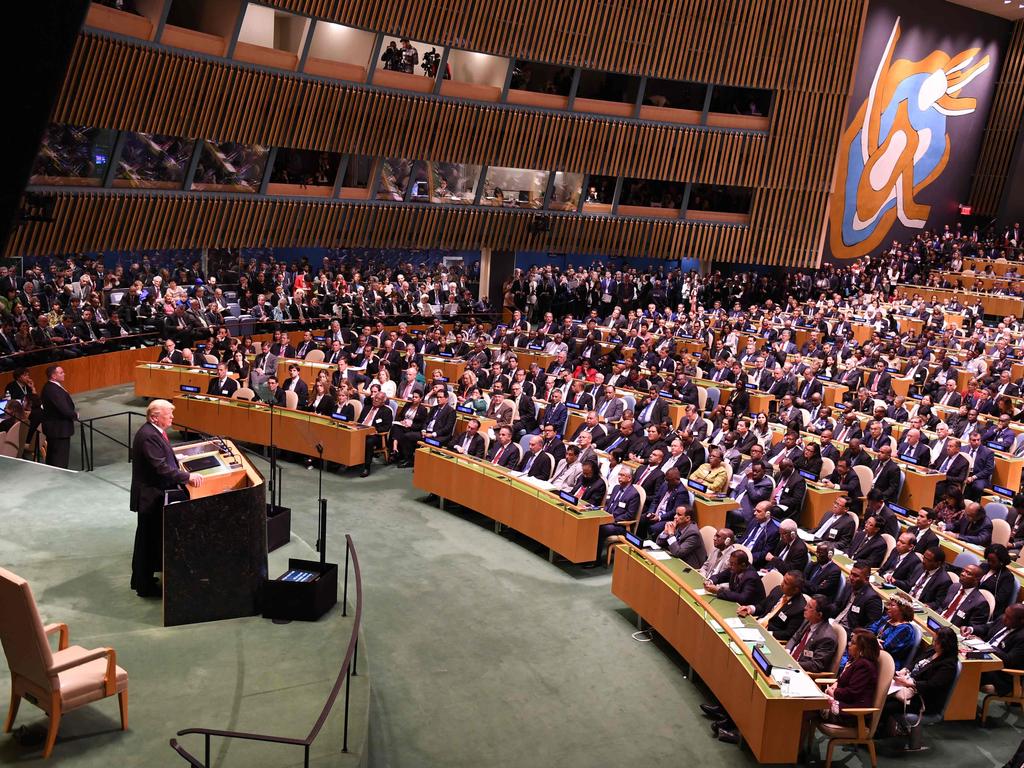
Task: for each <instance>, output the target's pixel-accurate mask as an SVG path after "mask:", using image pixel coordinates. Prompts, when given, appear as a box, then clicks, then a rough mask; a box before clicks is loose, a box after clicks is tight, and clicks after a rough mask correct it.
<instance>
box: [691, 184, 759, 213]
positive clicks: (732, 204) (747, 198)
mask: <svg viewBox="0 0 1024 768" xmlns="http://www.w3.org/2000/svg"><path fill="white" fill-rule="evenodd" d="M751 198H752V191H751V190H750V189H748V188H746V187H727V186H724V185H719V184H694V185H693V187H692V188H691V189H690V202H689V204H688V205H687V210H688V211H715V212H716V213H744V214H746V213H750V205H751Z"/></svg>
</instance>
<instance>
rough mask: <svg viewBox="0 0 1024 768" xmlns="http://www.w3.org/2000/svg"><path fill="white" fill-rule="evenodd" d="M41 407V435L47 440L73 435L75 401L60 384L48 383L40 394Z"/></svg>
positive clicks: (75, 417)
mask: <svg viewBox="0 0 1024 768" xmlns="http://www.w3.org/2000/svg"><path fill="white" fill-rule="evenodd" d="M40 400H41V402H42V406H43V434H44V435H46V437H47V438H53V439H58V440H59V439H62V438H69V437H71V436H72V435H73V434H75V421H76V419H77V418H78V417H77V416H76V415H75V401H74V400H72V399H71V395H69V394H68V393H67V390H66V389H64V387H62V386H61V385H60V384H57V383H56V382H54V381H48V382H46V383H45V384H44V385H43V391H42V392H41V393H40Z"/></svg>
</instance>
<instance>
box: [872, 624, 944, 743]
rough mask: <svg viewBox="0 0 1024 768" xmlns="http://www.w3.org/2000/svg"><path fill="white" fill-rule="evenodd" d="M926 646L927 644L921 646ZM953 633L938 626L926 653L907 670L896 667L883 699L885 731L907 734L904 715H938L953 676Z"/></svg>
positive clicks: (907, 729)
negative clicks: (888, 692)
mask: <svg viewBox="0 0 1024 768" xmlns="http://www.w3.org/2000/svg"><path fill="white" fill-rule="evenodd" d="M925 648H927V646H925ZM956 665H957V636H956V631H955V630H954V629H953V628H952V627H942V628H940V629H938V630H936V631H935V632H934V633H933V634H932V644H931V648H930V649H929V651H928V653H926V654H925V655H923V656H921V658H920V659H919V660H918V661H917V663H916V664H914V666H913V667H911V668H910V669H909V670H908V669H899V670H898V671H897V672H896V676H895V677H894V678H893V680H892V684H893V687H894V688H895V690H894V691H893V692H892V693H890V694H889V696H888V698H886V700H885V707H884V708H883V709H882V723H883V724H886V723H887V724H888V725H887V729H886V732H887V733H891V734H893V735H903V736H905V735H907V733H909V731H910V729H909V727H908V724H907V720H906V716H907V715H918V714H921V712H922V711H924V712H931V713H935V714H938V712H939V711H941V709H942V707H943V705H944V704H945V703H946V699H947V698H948V697H949V689H950V686H952V685H953V679H954V678H955V677H956Z"/></svg>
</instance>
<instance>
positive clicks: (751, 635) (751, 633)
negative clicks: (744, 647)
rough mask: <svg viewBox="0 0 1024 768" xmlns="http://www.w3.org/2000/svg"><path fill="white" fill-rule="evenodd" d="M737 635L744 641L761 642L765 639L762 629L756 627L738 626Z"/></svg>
mask: <svg viewBox="0 0 1024 768" xmlns="http://www.w3.org/2000/svg"><path fill="white" fill-rule="evenodd" d="M736 636H737V637H738V638H739V639H740V640H742V641H743V642H744V643H759V642H761V641H762V640H764V635H763V634H761V630H759V629H755V628H754V627H738V628H737V629H736Z"/></svg>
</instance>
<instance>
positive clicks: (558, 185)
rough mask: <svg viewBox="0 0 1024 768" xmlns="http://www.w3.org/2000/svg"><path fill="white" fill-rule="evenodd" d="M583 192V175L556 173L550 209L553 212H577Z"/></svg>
mask: <svg viewBox="0 0 1024 768" xmlns="http://www.w3.org/2000/svg"><path fill="white" fill-rule="evenodd" d="M582 192H583V174H582V173H566V172H564V171H556V172H555V185H554V188H553V189H552V192H551V202H550V203H549V205H548V208H549V209H550V210H552V211H575V210H576V209H577V208H578V207H579V204H580V194H581V193H582Z"/></svg>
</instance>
